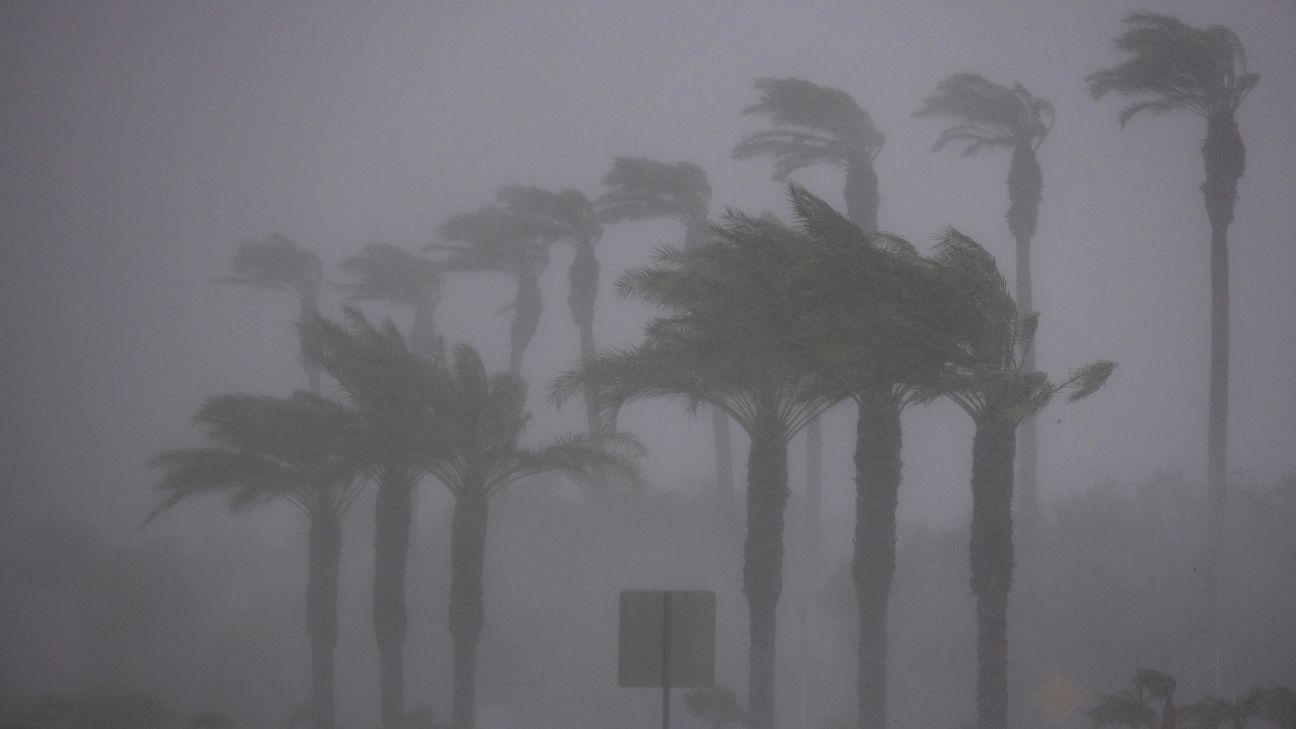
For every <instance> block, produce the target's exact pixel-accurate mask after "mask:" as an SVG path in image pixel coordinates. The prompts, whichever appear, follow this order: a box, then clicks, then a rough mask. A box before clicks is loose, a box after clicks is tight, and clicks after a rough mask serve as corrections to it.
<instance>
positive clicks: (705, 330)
mask: <svg viewBox="0 0 1296 729" xmlns="http://www.w3.org/2000/svg"><path fill="white" fill-rule="evenodd" d="M801 251H802V241H801V238H800V236H799V234H798V233H797V232H796V231H794V230H792V229H790V228H787V227H785V226H783V225H780V224H778V223H776V222H773V221H769V220H761V219H755V218H750V217H748V216H745V215H743V214H741V213H737V212H734V211H730V212H729V213H728V214H727V215H726V217H725V220H724V222H723V224H720V225H716V226H713V227H712V241H711V243H710V244H708V245H706V246H703V247H701V248H699V249H697V250H695V251H687V252H686V251H682V250H680V249H678V248H661V249H659V250H658V251H657V254H656V256H655V265H651V266H646V267H640V268H634V269H630V270H628V271H626V272H625V273H624V274H623V275H622V276H621V278H620V280H619V281H618V282H617V289H618V292H619V293H620V294H621V295H623V296H632V297H635V298H637V299H639V300H640V301H643V302H644V303H648V304H652V305H654V306H657V307H659V308H661V309H663V310H665V314H664V315H663V316H661V317H658V318H657V319H655V320H654V321H652V322H651V323H650V324H649V325H648V326H647V328H646V332H645V334H646V337H645V341H644V342H643V343H642V344H640V345H638V346H635V347H632V348H629V349H622V350H615V351H611V352H605V353H602V354H600V355H599V357H597V358H596V359H595V360H594V361H593V362H590V363H588V364H586V365H585V366H583V367H582V368H581V369H579V370H576V371H575V372H569V373H567V374H565V375H563V376H562V377H560V378H559V379H558V381H557V382H556V383H555V385H554V390H553V397H554V399H555V400H557V401H559V402H561V401H562V400H563V399H565V398H567V397H570V396H571V395H574V394H577V393H580V392H584V391H585V390H586V388H590V389H592V391H593V392H595V393H596V394H597V397H598V398H599V399H600V400H601V401H602V402H603V403H604V404H606V405H610V406H612V407H620V406H622V405H623V404H624V403H626V402H629V401H632V400H637V399H641V398H646V397H653V396H657V395H678V396H683V397H685V398H687V399H688V401H689V403H690V407H696V406H698V405H700V404H702V403H707V404H710V405H712V406H714V407H716V408H718V409H720V410H722V411H724V412H725V413H727V414H728V415H730V416H731V417H733V418H734V419H735V420H736V421H738V422H739V424H741V425H742V426H743V427H744V428H748V429H749V430H750V429H751V428H752V427H753V425H754V423H755V422H756V420H757V417H758V414H760V413H770V412H773V413H775V415H776V418H777V420H778V421H779V422H781V423H783V424H784V427H785V428H786V430H787V433H788V434H789V435H790V434H792V433H795V432H796V431H797V430H799V429H800V428H801V426H803V425H804V424H805V423H806V422H808V421H809V420H810V419H812V418H813V417H814V416H816V415H818V414H819V413H820V412H822V411H823V410H824V409H826V408H827V407H828V405H830V404H831V403H832V402H833V401H834V400H835V399H836V395H835V394H829V392H828V390H829V388H828V386H827V385H826V384H825V383H824V382H823V381H822V379H820V378H817V377H815V376H813V375H812V374H811V373H809V372H808V371H807V369H806V368H805V367H803V366H801V365H800V360H801V358H802V357H803V356H804V355H802V354H800V353H799V352H798V351H797V350H798V346H797V345H798V344H799V340H798V338H797V337H796V336H795V335H794V334H793V332H795V331H796V329H797V324H798V315H797V310H796V307H795V306H793V305H792V304H793V301H794V299H795V295H796V292H795V288H796V285H797V284H798V283H799V281H798V277H797V275H796V267H797V265H798V257H799V255H800V253H801Z"/></svg>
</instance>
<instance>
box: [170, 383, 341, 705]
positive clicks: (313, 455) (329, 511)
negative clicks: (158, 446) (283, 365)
mask: <svg viewBox="0 0 1296 729" xmlns="http://www.w3.org/2000/svg"><path fill="white" fill-rule="evenodd" d="M194 422H195V423H196V424H197V425H199V426H200V427H201V428H203V431H204V435H205V437H206V439H207V441H208V445H205V446H200V447H192V448H176V449H172V450H167V451H163V452H162V453H161V454H160V455H158V456H156V457H155V458H154V459H153V460H152V464H153V465H154V466H157V467H160V468H164V469H166V473H165V475H164V476H163V477H162V480H161V481H160V482H159V483H158V485H157V488H158V490H159V491H161V492H162V494H163V498H162V501H161V503H159V504H158V506H157V507H156V508H155V509H154V510H153V511H152V513H150V514H149V516H148V518H147V519H145V523H147V522H148V521H151V520H152V519H153V518H155V517H156V516H158V515H159V514H161V513H162V512H164V511H167V510H168V509H170V508H172V507H174V506H176V505H177V504H179V503H180V502H182V501H185V500H187V499H189V498H191V497H194V496H200V495H203V494H212V493H219V494H225V495H227V496H228V498H229V508H230V511H232V512H234V513H239V512H243V511H246V510H248V509H251V508H255V507H258V506H262V505H264V504H267V503H270V502H273V501H286V502H288V503H290V504H292V505H293V506H295V507H297V508H298V509H300V510H301V511H302V513H304V514H305V515H306V518H307V519H309V520H310V536H309V553H310V567H309V577H308V580H307V589H306V595H307V597H306V633H307V635H308V636H309V638H310V644H311V685H312V704H311V707H312V710H311V716H312V718H313V721H314V724H315V726H316V727H318V728H319V729H333V727H334V726H335V720H334V717H335V711H334V691H333V685H334V681H333V675H334V663H333V653H334V648H335V647H336V645H337V632H338V615H337V596H338V561H339V555H340V552H341V548H342V521H341V518H342V514H343V512H344V511H346V509H347V507H348V506H350V504H351V502H352V501H353V500H354V499H355V496H356V494H357V493H358V492H359V489H360V485H361V483H362V480H363V479H362V478H361V475H362V459H361V452H360V445H361V443H362V438H361V434H360V424H359V421H358V420H357V419H356V417H355V415H354V414H353V413H351V412H349V411H348V410H347V409H346V408H345V407H343V406H342V405H341V404H340V403H338V402H336V401H334V400H330V399H327V398H324V397H320V396H319V395H315V394H312V393H308V392H297V393H294V394H293V395H292V396H291V397H288V398H278V397H270V396H267V395H221V396H218V397H214V398H212V399H210V400H208V401H207V402H206V403H204V404H203V406H202V407H201V408H199V410H198V414H197V415H196V416H195V418H194Z"/></svg>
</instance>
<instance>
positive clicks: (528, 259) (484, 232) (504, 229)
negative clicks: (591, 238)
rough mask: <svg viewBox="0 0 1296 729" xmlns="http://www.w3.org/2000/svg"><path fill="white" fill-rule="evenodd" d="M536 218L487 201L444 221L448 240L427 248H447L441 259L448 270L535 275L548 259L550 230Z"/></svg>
mask: <svg viewBox="0 0 1296 729" xmlns="http://www.w3.org/2000/svg"><path fill="white" fill-rule="evenodd" d="M536 222H537V221H536V220H535V219H534V218H531V217H528V216H525V215H521V214H519V213H517V212H514V211H512V210H509V209H507V208H505V207H501V206H499V205H487V206H485V207H481V208H478V209H476V210H473V211H470V212H467V213H460V214H458V215H455V216H452V217H451V218H450V219H449V220H447V221H446V222H444V223H442V224H441V228H440V233H441V237H442V238H444V239H445V240H446V241H447V242H446V243H433V244H431V245H429V246H425V247H426V248H430V249H435V250H441V251H445V252H446V254H447V255H446V257H445V258H443V259H442V260H440V261H439V262H438V263H439V264H440V265H441V266H442V267H443V268H444V269H446V270H454V271H499V272H502V273H507V274H509V275H512V276H534V275H537V274H538V273H539V272H540V271H541V270H543V269H544V267H545V265H546V264H548V262H549V244H550V243H552V242H553V240H554V239H553V238H549V237H547V234H548V233H549V232H550V230H549V229H548V228H546V227H544V226H537V225H536Z"/></svg>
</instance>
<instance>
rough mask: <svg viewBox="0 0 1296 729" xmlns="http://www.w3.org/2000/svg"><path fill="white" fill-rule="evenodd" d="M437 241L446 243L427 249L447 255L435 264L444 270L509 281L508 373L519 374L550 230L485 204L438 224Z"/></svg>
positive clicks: (536, 310)
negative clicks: (496, 274)
mask: <svg viewBox="0 0 1296 729" xmlns="http://www.w3.org/2000/svg"><path fill="white" fill-rule="evenodd" d="M440 232H441V237H442V238H445V239H446V240H447V241H448V242H447V243H433V244H431V245H429V246H426V247H427V248H431V249H436V250H441V251H445V252H446V253H447V254H448V255H447V256H446V257H445V258H443V259H441V260H440V261H438V263H439V264H440V265H441V266H442V267H443V268H444V269H445V270H448V271H476V272H483V271H492V272H499V273H504V274H507V275H509V276H511V277H512V278H513V280H514V282H515V283H516V284H517V296H516V297H515V298H514V300H513V303H512V304H511V305H509V306H507V307H505V308H504V309H503V310H502V311H501V312H500V313H503V312H504V311H508V310H509V309H512V310H513V324H512V327H511V329H510V333H509V372H512V373H513V374H515V375H520V374H521V373H522V356H523V354H524V353H525V352H526V348H527V346H528V345H530V344H531V339H532V338H533V337H535V333H536V328H537V327H538V326H539V324H540V313H541V312H542V311H543V309H544V300H543V299H542V298H541V297H540V274H541V273H542V272H543V271H544V269H545V266H547V265H548V264H549V246H550V245H551V244H552V243H553V240H552V239H550V238H549V237H547V235H546V234H547V233H548V231H547V230H546V229H543V228H538V227H537V226H536V225H535V220H534V219H528V218H527V217H525V216H523V215H520V214H518V213H516V212H514V211H512V210H509V209H507V208H505V207H501V206H499V205H488V206H486V207H482V208H478V209H476V210H474V211H472V212H467V213H460V214H458V215H455V216H453V217H451V218H450V219H449V220H447V221H445V222H444V223H442V225H441V228H440Z"/></svg>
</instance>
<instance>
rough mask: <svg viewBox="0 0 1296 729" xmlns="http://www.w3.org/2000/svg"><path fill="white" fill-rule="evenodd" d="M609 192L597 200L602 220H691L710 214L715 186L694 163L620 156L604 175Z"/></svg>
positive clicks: (614, 221) (604, 182)
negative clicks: (712, 185)
mask: <svg viewBox="0 0 1296 729" xmlns="http://www.w3.org/2000/svg"><path fill="white" fill-rule="evenodd" d="M603 185H604V186H605V187H607V188H609V189H608V190H607V192H605V193H604V194H603V195H601V196H600V197H599V198H598V200H597V201H596V203H595V204H596V206H597V208H598V217H599V220H601V221H603V222H605V223H616V222H621V221H629V220H649V219H652V218H660V217H671V218H675V219H677V220H679V221H681V222H684V223H687V222H688V221H689V219H691V218H692V219H702V220H705V219H706V217H707V211H708V209H709V207H710V204H711V185H710V183H708V182H707V176H706V172H705V171H703V169H702V168H701V167H698V166H697V165H695V164H693V163H691V162H676V163H675V164H667V163H665V162H658V161H656V160H650V159H646V158H644V157H617V158H616V159H615V160H613V162H612V169H611V170H610V171H609V172H608V173H607V175H605V176H604V177H603Z"/></svg>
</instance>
